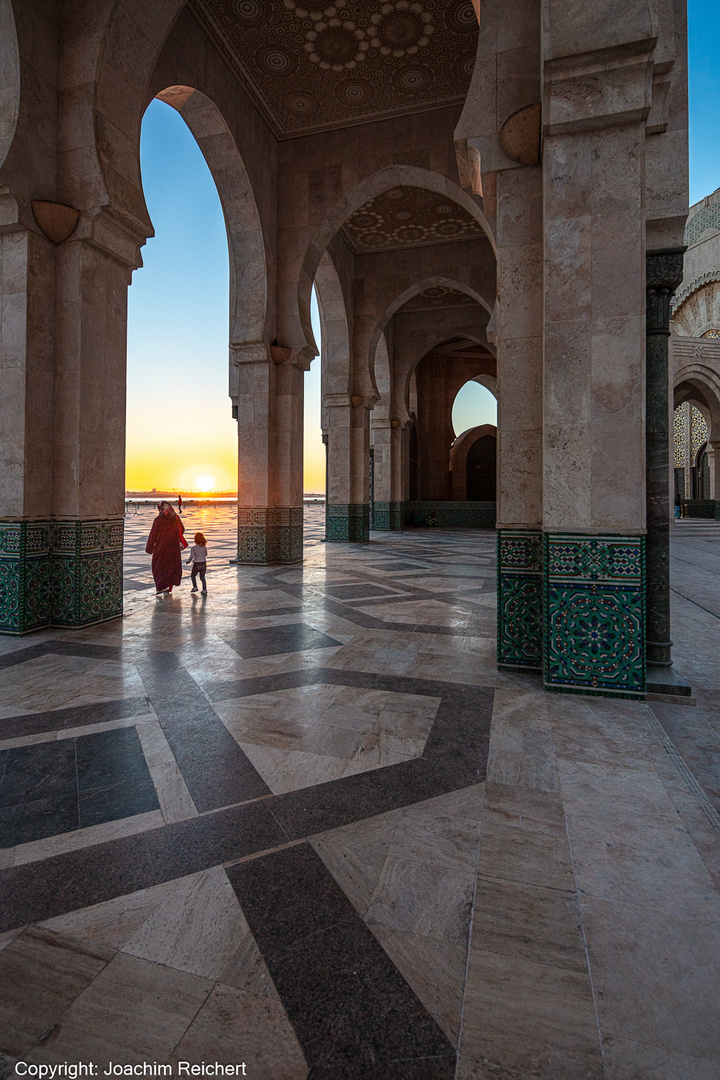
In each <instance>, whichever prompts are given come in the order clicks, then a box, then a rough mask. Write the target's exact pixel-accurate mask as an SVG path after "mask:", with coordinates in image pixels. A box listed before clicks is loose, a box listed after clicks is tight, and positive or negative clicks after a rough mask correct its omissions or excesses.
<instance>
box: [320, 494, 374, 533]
mask: <svg viewBox="0 0 720 1080" xmlns="http://www.w3.org/2000/svg"><path fill="white" fill-rule="evenodd" d="M325 538H326V540H328V541H329V542H337V543H362V542H363V541H365V540H369V539H370V507H369V506H368V504H367V503H328V504H327V506H326V508H325Z"/></svg>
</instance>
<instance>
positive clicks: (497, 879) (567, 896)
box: [477, 856, 577, 901]
mask: <svg viewBox="0 0 720 1080" xmlns="http://www.w3.org/2000/svg"><path fill="white" fill-rule="evenodd" d="M481 863H482V856H480V858H479V860H478V871H477V879H478V881H483V882H487V883H488V885H512V886H513V888H517V889H518V890H521V889H539V890H541V891H542V892H545V893H552V894H553V895H552V896H549V897H548V900H565V901H577V893H576V891H575V889H563V887H562V886H561V885H541V884H539V883H538V882H535V881H527V880H524V879H521V878H513V877H507V876H505V875H503V874H491V873H488V872H487V871H486V870H483V869H482V866H481Z"/></svg>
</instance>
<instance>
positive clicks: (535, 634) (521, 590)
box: [497, 529, 542, 671]
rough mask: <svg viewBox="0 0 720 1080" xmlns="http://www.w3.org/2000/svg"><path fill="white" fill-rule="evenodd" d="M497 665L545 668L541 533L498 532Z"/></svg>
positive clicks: (514, 668)
mask: <svg viewBox="0 0 720 1080" xmlns="http://www.w3.org/2000/svg"><path fill="white" fill-rule="evenodd" d="M497 550H498V609H497V610H498V622H497V628H498V632H497V663H498V667H499V668H500V669H502V670H508V671H517V670H522V671H540V670H541V669H542V534H541V533H540V532H534V531H531V530H528V529H522V530H521V529H498V538H497Z"/></svg>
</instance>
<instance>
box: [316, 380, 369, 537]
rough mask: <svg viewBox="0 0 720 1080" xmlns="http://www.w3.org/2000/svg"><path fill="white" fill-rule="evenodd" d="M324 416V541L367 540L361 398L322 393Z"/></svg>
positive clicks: (366, 417) (366, 442)
mask: <svg viewBox="0 0 720 1080" xmlns="http://www.w3.org/2000/svg"><path fill="white" fill-rule="evenodd" d="M324 405H325V408H326V409H327V418H328V442H327V457H328V499H327V504H326V507H325V535H326V538H327V540H328V541H340V542H343V541H344V542H359V541H364V540H369V539H370V506H369V501H368V500H369V461H370V457H369V453H370V423H369V414H368V410H367V409H366V408H365V406H364V401H363V398H362V397H359V396H351V395H350V394H325V399H324Z"/></svg>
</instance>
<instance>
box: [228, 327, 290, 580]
mask: <svg viewBox="0 0 720 1080" xmlns="http://www.w3.org/2000/svg"><path fill="white" fill-rule="evenodd" d="M285 352H286V351H285V350H283V355H282V357H280V359H281V363H280V364H279V365H276V363H275V361H274V360H273V357H272V352H271V349H269V348H268V347H267V346H266V345H264V344H262V343H257V342H248V343H244V344H235V345H233V346H232V348H231V353H232V356H233V360H234V363H235V366H236V369H237V381H236V384H235V385H236V388H237V414H238V562H239V563H260V564H268V563H277V562H297V561H298V560H299V559H301V558H302V513H303V503H302V400H303V399H302V392H303V385H302V371H301V370H299V369H298V367H297V364H296V363H292V356H290V355H287V356H286V355H285Z"/></svg>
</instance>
